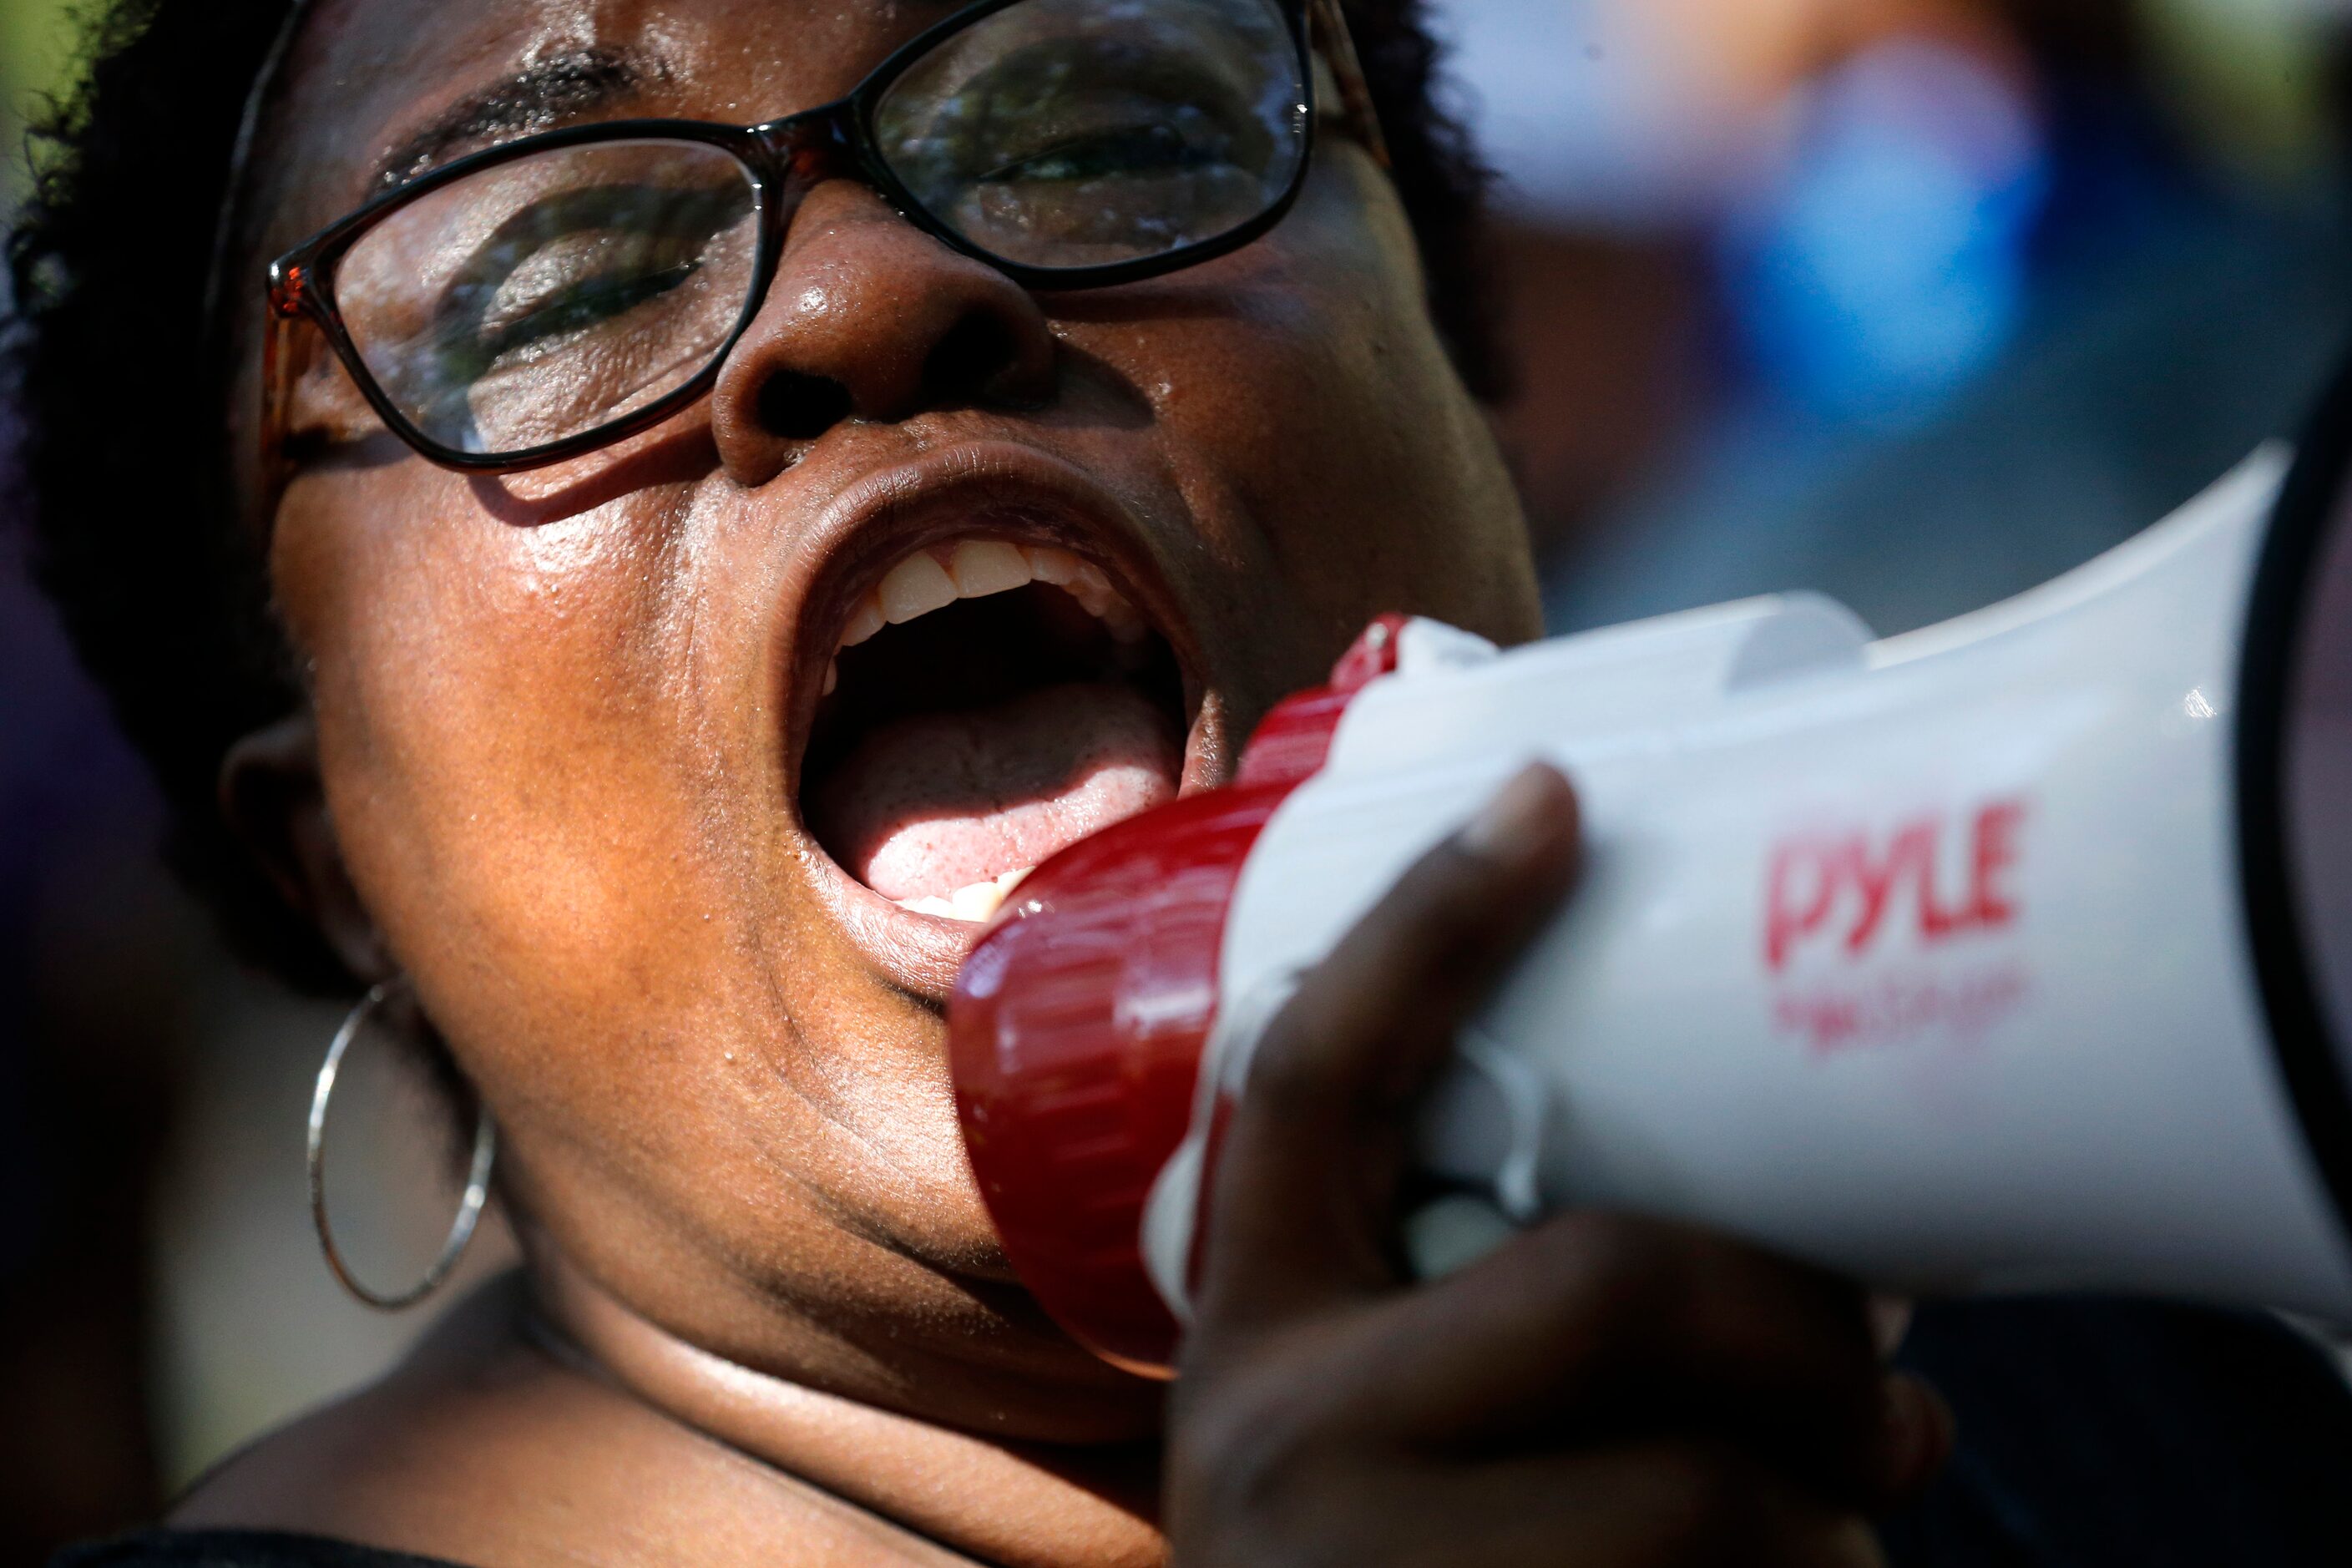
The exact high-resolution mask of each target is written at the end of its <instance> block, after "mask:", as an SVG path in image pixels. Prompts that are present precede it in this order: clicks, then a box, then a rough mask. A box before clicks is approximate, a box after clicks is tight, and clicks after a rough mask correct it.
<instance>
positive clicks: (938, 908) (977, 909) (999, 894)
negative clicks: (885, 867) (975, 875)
mask: <svg viewBox="0 0 2352 1568" xmlns="http://www.w3.org/2000/svg"><path fill="white" fill-rule="evenodd" d="M1031 869H1032V868H1029V867H1024V868H1021V869H1020V870H1018V871H1007V872H1005V873H1004V875H1003V876H1002V877H999V878H997V879H995V880H994V881H992V882H974V883H973V884H972V885H971V887H969V888H958V889H956V890H955V891H954V893H953V894H951V895H950V896H949V897H947V898H944V899H943V898H940V896H939V895H938V894H936V893H933V894H929V895H928V896H926V897H924V898H919V899H900V900H898V907H899V908H900V909H902V910H914V911H915V912H916V913H917V914H919V915H937V916H939V917H940V918H941V919H942V920H950V921H970V922H971V924H973V925H979V924H982V922H984V921H987V920H989V919H990V918H991V917H992V916H993V915H994V914H995V913H996V911H997V910H1000V909H1002V908H1003V906H1004V900H1006V899H1008V898H1010V897H1012V895H1013V889H1015V888H1017V887H1019V886H1020V885H1021V881H1022V879H1023V878H1024V877H1026V876H1028V875H1029V872H1030V870H1031Z"/></svg>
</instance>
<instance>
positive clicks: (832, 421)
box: [760, 370, 850, 441]
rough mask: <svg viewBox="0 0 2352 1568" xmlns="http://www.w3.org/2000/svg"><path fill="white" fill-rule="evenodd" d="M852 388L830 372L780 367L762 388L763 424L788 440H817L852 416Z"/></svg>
mask: <svg viewBox="0 0 2352 1568" xmlns="http://www.w3.org/2000/svg"><path fill="white" fill-rule="evenodd" d="M849 408H850V398H849V388H847V387H846V386H844V385H843V384H841V383H839V382H837V381H835V380H834V379H833V377H831V376H829V375H809V374H805V373H803V372H801V371H796V370H780V371H778V372H776V373H775V374H772V375H771V376H769V377H768V379H767V380H766V382H764V383H763V384H761V387H760V426H761V428H762V429H764V430H766V431H768V432H769V433H770V434H772V435H776V436H782V437H784V438H785V439H786V440H788V441H814V440H815V439H816V438H817V437H819V436H822V435H824V433H825V432H826V431H828V430H830V429H832V428H833V427H834V426H836V425H838V424H840V423H841V422H842V421H843V420H845V419H846V418H848V417H849Z"/></svg>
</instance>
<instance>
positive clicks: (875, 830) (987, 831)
mask: <svg viewBox="0 0 2352 1568" xmlns="http://www.w3.org/2000/svg"><path fill="white" fill-rule="evenodd" d="M1180 763H1181V758H1180V757H1179V755H1178V752H1177V748H1176V744H1175V742H1173V741H1172V740H1171V737H1170V736H1169V734H1168V728H1167V722H1166V721H1165V720H1164V719H1163V718H1162V717H1161V716H1160V711H1159V710H1158V709H1156V708H1155V707H1153V706H1152V704H1151V703H1150V701H1149V700H1147V699H1145V698H1144V697H1143V696H1142V695H1141V694H1140V693H1139V692H1137V691H1135V690H1133V689H1130V688H1129V687H1126V686H1121V685H1116V684H1111V683H1107V682H1104V683H1087V684H1077V685H1067V686H1050V687H1045V688H1044V689H1038V690H1033V691H1026V692H1024V693H1023V694H1022V695H1020V696H1018V697H1015V698H1013V699H1011V700H1007V701H1004V702H1001V703H997V704H995V705H993V706H991V707H987V708H980V709H973V710H968V711H964V712H959V713H925V714H920V715H918V716H916V717H914V718H910V719H901V720H898V721H895V722H893V723H890V724H887V725H885V726H883V727H882V728H880V729H878V730H877V731H874V732H873V733H872V734H869V735H867V736H866V737H865V738H864V739H862V740H860V741H859V742H857V744H856V748H855V749H854V750H853V751H851V752H850V753H849V755H848V756H847V757H846V758H845V759H844V760H843V762H842V763H840V765H839V766H837V767H835V769H834V770H833V771H832V773H831V775H830V776H829V777H827V778H826V779H825V780H824V784H822V785H821V786H820V787H819V789H818V790H817V792H816V795H815V798H814V800H813V801H812V802H811V823H810V826H812V827H814V829H815V832H816V836H817V837H818V839H819V840H820V841H821V842H823V843H824V846H825V847H826V848H827V849H828V850H830V851H831V852H832V854H833V857H834V858H835V859H836V860H838V861H839V862H840V863H841V864H842V865H843V866H845V867H846V868H848V869H849V871H850V872H851V874H852V875H854V876H856V878H857V879H858V880H859V881H862V882H864V883H865V884H866V886H867V887H869V888H871V889H874V890H875V891H876V892H877V893H880V894H881V895H882V896H883V897H884V898H886V899H919V898H924V897H927V896H937V897H940V898H945V897H948V896H950V895H951V894H952V893H954V892H955V891H956V889H959V888H966V887H970V886H971V885H972V884H973V883H976V882H986V881H991V880H992V879H995V878H997V877H1000V876H1002V875H1003V873H1005V872H1007V871H1017V870H1024V869H1026V868H1029V867H1032V866H1034V865H1036V864H1037V863H1038V862H1039V861H1041V860H1043V859H1045V858H1046V857H1047V856H1049V855H1052V854H1053V853H1054V852H1055V850H1057V849H1060V848H1062V847H1065V846H1066V845H1070V844H1075V843H1076V842H1077V841H1078V840H1079V839H1081V838H1084V837H1086V836H1087V835H1088V834H1090V833H1093V832H1095V831H1097V829H1099V828H1103V827H1108V826H1110V824H1112V823H1114V822H1118V821H1119V820H1121V819H1122V818H1125V817H1129V816H1134V815H1135V814H1136V813H1137V812H1139V811H1142V810H1145V809H1146V808H1148V807H1150V806H1154V805H1160V803H1161V802H1163V801H1167V800H1171V799H1173V798H1174V797H1175V795H1176V780H1177V773H1178V768H1179V765H1180Z"/></svg>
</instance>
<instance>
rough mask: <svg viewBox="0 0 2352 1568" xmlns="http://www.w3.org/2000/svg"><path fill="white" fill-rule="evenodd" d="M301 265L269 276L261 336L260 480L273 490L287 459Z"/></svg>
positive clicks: (299, 317) (299, 319)
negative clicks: (287, 433) (265, 324)
mask: <svg viewBox="0 0 2352 1568" xmlns="http://www.w3.org/2000/svg"><path fill="white" fill-rule="evenodd" d="M307 281H308V279H306V277H305V275H304V268H299V267H296V268H290V269H289V273H288V275H287V276H286V277H284V278H280V277H278V276H277V275H276V272H275V269H274V268H273V270H272V275H271V277H270V280H269V307H268V326H267V327H266V328H265V329H264V331H263V332H262V337H261V426H260V429H259V432H258V434H259V437H260V446H261V451H260V458H261V480H262V483H263V485H264V486H265V487H268V489H272V490H274V489H276V488H277V484H278V480H279V479H282V478H283V469H284V468H285V462H286V422H287V419H288V417H289V414H290V405H291V404H292V403H293V400H294V377H295V365H296V355H295V353H294V334H295V332H296V331H299V330H300V328H301V325H302V318H303V314H304V312H303V309H302V292H303V285H304V284H305V282H307Z"/></svg>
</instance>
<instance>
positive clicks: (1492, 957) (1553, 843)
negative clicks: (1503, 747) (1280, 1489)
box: [1202, 765, 1577, 1314]
mask: <svg viewBox="0 0 2352 1568" xmlns="http://www.w3.org/2000/svg"><path fill="white" fill-rule="evenodd" d="M1576 848H1577V816H1576V797H1575V794H1574V792H1573V791H1571V790H1570V787H1569V784H1568V781H1567V780H1566V779H1564V778H1562V777H1561V776H1560V775H1559V773H1557V772H1555V771H1554V770H1553V769H1551V768H1549V767H1545V766H1542V765H1536V766H1531V767H1529V768H1528V769H1527V770H1526V771H1525V772H1523V773H1520V774H1519V775H1518V776H1517V778H1515V779H1513V780H1512V781H1511V782H1510V784H1507V785H1506V786H1505V787H1504V789H1503V790H1502V791H1501V793H1500V794H1498V795H1496V796H1495V798H1494V799H1493V800H1492V801H1491V802H1489V803H1488V805H1487V806H1486V809H1485V810H1484V811H1482V812H1481V813H1480V814H1479V816H1477V817H1476V818H1475V819H1474V820H1473V821H1472V822H1471V824H1470V826H1467V827H1465V829H1463V831H1462V832H1460V833H1458V834H1456V835H1454V837H1451V838H1449V839H1447V840H1446V841H1445V842H1444V843H1443V844H1441V845H1439V846H1438V847H1436V848H1434V849H1433V850H1431V851H1430V852H1429V853H1428V854H1427V855H1425V856H1423V858H1422V859H1421V860H1420V861H1419V862H1418V863H1417V864H1415V865H1414V866H1413V868H1412V869H1411V870H1410V871H1408V872H1406V873H1405V875H1404V877H1403V879H1402V880H1400V881H1399V882H1398V883H1397V885H1396V886H1395V887H1394V888H1393V889H1391V891H1390V892H1389V893H1388V895H1387V896H1386V897H1384V898H1383V899H1382V900H1381V902H1380V904H1379V905H1378V906H1377V907H1376V908H1374V909H1373V910H1372V911H1371V912H1370V914H1368V915H1366V916H1365V917H1364V918H1363V920H1362V921H1360V922H1359V923H1358V924H1357V926H1356V927H1355V929H1354V930H1353V931H1350V932H1349V934H1348V935H1347V936H1346V937H1345V938H1344V939H1342V940H1341V942H1339V946H1338V947H1337V948H1335V949H1334V950H1333V951H1332V952H1331V954H1330V955H1329V956H1328V958H1326V959H1325V960H1324V961H1323V962H1322V963H1319V964H1318V965H1317V966H1316V967H1315V969H1314V970H1312V971H1311V972H1309V973H1308V974H1307V978H1306V979H1305V980H1304V982H1302V984H1301V985H1300V987H1299V991H1298V994H1297V995H1296V996H1294V997H1293V998H1292V999H1291V1001H1290V1004H1289V1005H1288V1006H1286V1007H1285V1008H1284V1009H1283V1011H1282V1012H1281V1014H1280V1015H1279V1016H1277V1017H1276V1019H1275V1021H1274V1022H1273V1023H1272V1024H1271V1025H1269V1026H1267V1029H1266V1032H1265V1037H1263V1039H1262V1040H1261V1041H1260V1043H1259V1046H1258V1049H1257V1053H1256V1056H1255V1059H1254V1061H1253V1063H1252V1067H1251V1072H1250V1079H1249V1086H1248V1090H1247V1092H1246V1093H1244V1095H1243V1096H1242V1098H1241V1102H1240V1104H1239V1105H1238V1106H1237V1107H1236V1108H1235V1109H1234V1113H1233V1118H1232V1121H1231V1122H1230V1123H1229V1124H1228V1126H1227V1128H1226V1130H1225V1132H1224V1137H1223V1144H1222V1148H1221V1151H1220V1154H1219V1159H1218V1163H1217V1177H1216V1185H1215V1190H1214V1192H1213V1194H1212V1197H1211V1202H1210V1209H1209V1221H1208V1233H1207V1244H1206V1245H1207V1250H1206V1253H1205V1255H1204V1258H1203V1272H1202V1300H1203V1303H1204V1309H1207V1310H1212V1311H1213V1312H1216V1313H1227V1312H1230V1313H1235V1314H1246V1313H1248V1312H1251V1311H1255V1310H1258V1309H1260V1308H1265V1309H1269V1310H1286V1307H1285V1305H1284V1304H1287V1303H1291V1302H1295V1301H1297V1300H1301V1299H1303V1298H1308V1297H1318V1296H1319V1297H1326V1298H1328V1296H1330V1295H1331V1294H1333V1293H1335V1292H1342V1291H1351V1290H1357V1289H1365V1288H1369V1287H1371V1286H1375V1285H1378V1284H1382V1283H1394V1282H1395V1281H1396V1279H1397V1278H1398V1275H1397V1271H1396V1266H1395V1262H1394V1259H1393V1256H1392V1255H1393V1252H1394V1236H1395V1215H1394V1214H1393V1213H1392V1212H1391V1211H1392V1207H1393V1203H1392V1200H1393V1195H1394V1192H1395V1186H1396V1183H1397V1179H1398V1176H1399V1174H1400V1172H1401V1169H1402V1162H1403V1159H1404V1155H1405V1145H1406V1130H1407V1124H1408V1122H1409V1120H1410V1119H1409V1116H1408V1114H1407V1112H1408V1109H1409V1107H1410V1105H1411V1103H1412V1099H1413V1096H1414V1095H1415V1094H1416V1093H1417V1092H1418V1091H1419V1090H1420V1089H1421V1088H1422V1087H1423V1084H1424V1083H1425V1082H1426V1081H1427V1079H1429V1077H1430V1075H1431V1074H1432V1073H1433V1071H1434V1070H1435V1069H1436V1068H1437V1067H1438V1066H1439V1065H1440V1064H1441V1063H1442V1062H1443V1061H1444V1059H1445V1057H1446V1055H1447V1053H1448V1052H1449V1051H1450V1050H1451V1049H1452V1047H1453V1041H1454V1029H1455V1027H1456V1026H1458V1025H1459V1024H1461V1023H1462V1021H1463V1020H1464V1019H1465V1018H1466V1017H1467V1016H1469V1015H1470V1014H1471V1013H1472V1012H1474V1011H1475V1009H1476V1008H1477V1006H1478V1005H1479V1004H1480V1003H1481V1002H1482V1001H1483V1000H1484V999H1485V997H1486V993H1487V990H1488V989H1489V987H1490V986H1491V985H1492V984H1494V982H1495V980H1496V977H1497V976H1498V975H1499V974H1500V973H1501V972H1502V971H1503V969H1504V968H1505V966H1506V965H1507V963H1509V962H1510V960H1511V959H1512V958H1513V957H1514V956H1515V955H1516V954H1517V952H1518V951H1519V950H1520V948H1521V947H1522V946H1523V945H1524V944H1525V943H1526V942H1527V941H1528V939H1529V938H1530V937H1531V936H1532V935H1533V934H1534V932H1535V931H1536V929H1537V927H1538V925H1539V924H1540V923H1541V922H1542V921H1543V920H1544V918H1545V917H1546V916H1547V915H1549V913H1550V912H1551V911H1552V910H1554V909H1555V908H1556V907H1557V905H1558V903H1559V898H1560V896H1561V894H1562V893H1564V892H1565V891H1566V890H1567V888H1568V884H1569V881H1570V878H1571V876H1572V875H1573V871H1574V868H1575V860H1576ZM1212 1303H1213V1304H1214V1306H1213V1307H1211V1306H1210V1304H1212Z"/></svg>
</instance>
